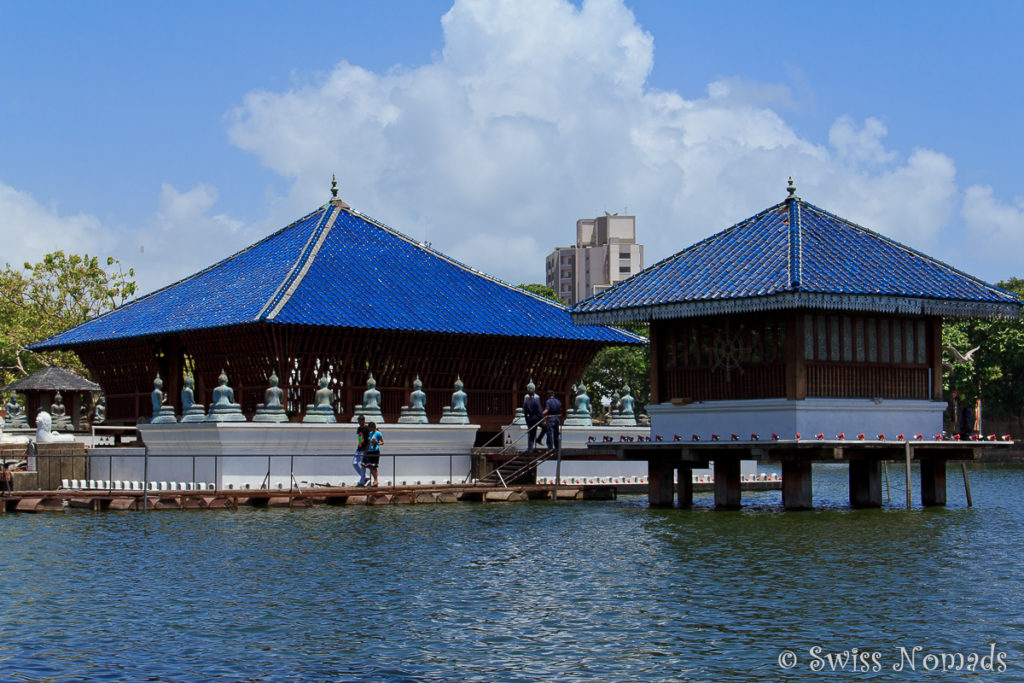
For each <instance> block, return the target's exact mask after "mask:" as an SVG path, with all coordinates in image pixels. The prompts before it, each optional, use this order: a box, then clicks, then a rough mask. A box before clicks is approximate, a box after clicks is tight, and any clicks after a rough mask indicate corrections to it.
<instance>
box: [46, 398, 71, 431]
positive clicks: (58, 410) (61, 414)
mask: <svg viewBox="0 0 1024 683" xmlns="http://www.w3.org/2000/svg"><path fill="white" fill-rule="evenodd" d="M50 418H51V419H52V420H53V428H54V429H67V428H69V427H70V426H71V420H70V419H69V418H68V415H67V410H66V409H65V408H64V397H63V396H61V395H60V392H59V391H58V392H57V393H55V394H54V395H53V403H51V404H50Z"/></svg>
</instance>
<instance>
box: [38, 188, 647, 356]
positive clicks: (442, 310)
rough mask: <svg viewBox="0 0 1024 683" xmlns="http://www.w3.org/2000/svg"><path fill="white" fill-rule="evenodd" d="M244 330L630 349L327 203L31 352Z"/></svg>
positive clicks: (631, 338)
mask: <svg viewBox="0 0 1024 683" xmlns="http://www.w3.org/2000/svg"><path fill="white" fill-rule="evenodd" d="M253 322H266V323H270V324H294V325H320V326H331V327H355V328H376V329H386V330H407V331H418V332H442V333H462V334H479V335H497V336H521V337H532V338H549V339H568V340H578V341H596V342H605V343H611V344H624V343H625V344H635V343H643V342H645V341H646V340H645V339H643V338H642V337H638V336H636V335H632V334H630V333H628V332H624V331H622V330H618V329H614V328H610V327H604V326H600V327H577V326H575V325H573V323H572V321H571V319H570V316H569V309H567V308H566V307H565V306H562V305H561V304H557V303H555V302H553V301H549V300H547V299H544V298H542V297H539V296H536V295H533V294H531V293H529V292H526V291H524V290H521V289H519V288H517V287H512V286H511V285H508V284H505V283H503V282H500V281H498V280H496V279H494V278H491V277H489V276H487V275H484V274H483V273H480V272H478V271H476V270H474V269H472V268H470V267H468V266H466V265H463V264H461V263H459V262H457V261H455V260H453V259H450V258H448V257H446V256H445V255H443V254H441V253H439V252H437V251H434V250H433V249H430V248H429V247H426V246H424V245H421V244H419V243H417V242H415V241H414V240H412V239H410V238H408V237H406V236H404V235H402V234H401V233H399V232H397V231H395V230H392V229H391V228H388V227H387V226H385V225H383V224H381V223H378V222H376V221H374V220H373V219H370V218H368V217H366V216H363V215H361V214H359V213H357V212H355V211H352V210H351V209H348V208H347V207H344V206H342V207H338V206H332V205H330V204H328V205H326V206H324V207H322V208H320V209H318V210H317V211H315V212H313V213H311V214H309V215H308V216H306V217H305V218H302V219H300V220H299V221H296V222H295V223H293V224H292V225H289V226H288V227H286V228H284V229H282V230H280V231H278V232H276V233H274V234H273V235H270V236H269V237H267V238H265V239H264V240H262V241H260V242H257V243H256V244H254V245H252V246H251V247H249V248H247V249H245V250H243V251H241V252H239V253H237V254H235V255H234V256H231V257H229V258H227V259H225V260H223V261H221V262H220V263H217V264H215V265H213V266H211V267H209V268H207V269H205V270H203V271H200V272H199V273H196V274H195V275H192V276H191V277H188V278H185V279H184V280H181V281H179V282H176V283H174V284H172V285H169V286H168V287H165V288H163V289H160V290H158V291H156V292H153V293H152V294H148V295H146V296H144V297H141V298H139V299H137V300H135V301H133V302H130V303H128V304H126V305H124V306H122V307H120V308H118V309H116V310H114V311H111V312H109V313H106V314H104V315H101V316H99V317H97V318H94V319H92V320H89V321H87V322H85V323H83V324H81V325H78V326H77V327H74V328H71V329H69V330H66V331H64V332H62V333H60V334H58V335H55V336H54V337H51V338H49V339H47V340H45V341H42V342H39V343H37V344H35V345H34V346H33V348H34V349H48V348H57V347H71V346H75V345H78V344H87V343H92V342H101V341H108V340H115V339H126V338H131V337H143V336H151V335H160V334H169V333H175V332H184V331H193V330H201V329H208V328H216V327H226V326H233V325H240V324H245V323H253Z"/></svg>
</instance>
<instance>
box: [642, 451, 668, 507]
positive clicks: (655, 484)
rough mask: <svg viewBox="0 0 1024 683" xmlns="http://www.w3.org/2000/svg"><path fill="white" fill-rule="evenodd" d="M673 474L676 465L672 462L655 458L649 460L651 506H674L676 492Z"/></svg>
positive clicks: (648, 492)
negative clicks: (673, 498) (673, 499)
mask: <svg viewBox="0 0 1024 683" xmlns="http://www.w3.org/2000/svg"><path fill="white" fill-rule="evenodd" d="M673 474H675V467H674V463H672V462H668V461H665V460H654V459H652V460H649V461H648V462H647V502H648V503H650V505H651V507H672V496H673V494H674V493H675V490H674V489H675V486H674V482H673V481H672V475H673Z"/></svg>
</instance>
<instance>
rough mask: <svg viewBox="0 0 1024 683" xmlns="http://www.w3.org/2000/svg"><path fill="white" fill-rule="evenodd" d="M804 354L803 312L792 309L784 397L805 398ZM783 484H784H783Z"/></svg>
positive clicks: (799, 399) (787, 321)
mask: <svg viewBox="0 0 1024 683" xmlns="http://www.w3.org/2000/svg"><path fill="white" fill-rule="evenodd" d="M806 360H807V359H806V358H805V356H804V314H803V311H799V310H797V311H793V312H791V313H790V314H789V316H788V318H787V319H786V398H787V399H789V400H790V401H802V400H803V399H805V398H807V362H806ZM783 485H785V484H783Z"/></svg>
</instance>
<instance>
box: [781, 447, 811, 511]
mask: <svg viewBox="0 0 1024 683" xmlns="http://www.w3.org/2000/svg"><path fill="white" fill-rule="evenodd" d="M811 472H812V469H811V461H810V460H806V459H803V458H795V457H794V458H788V459H785V460H783V461H782V507H784V508H785V509H787V510H810V509H811V508H812V507H813V506H814V504H813V502H812V496H811V490H812V489H811V484H812V475H811Z"/></svg>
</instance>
